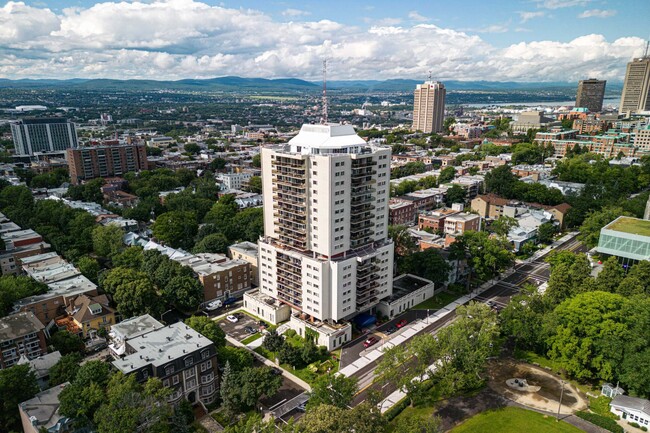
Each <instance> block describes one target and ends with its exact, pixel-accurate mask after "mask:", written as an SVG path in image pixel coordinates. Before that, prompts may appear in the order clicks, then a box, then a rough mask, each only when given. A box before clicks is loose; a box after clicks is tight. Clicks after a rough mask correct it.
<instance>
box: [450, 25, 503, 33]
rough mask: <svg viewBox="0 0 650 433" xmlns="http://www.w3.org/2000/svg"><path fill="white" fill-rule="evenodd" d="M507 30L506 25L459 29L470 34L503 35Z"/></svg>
mask: <svg viewBox="0 0 650 433" xmlns="http://www.w3.org/2000/svg"><path fill="white" fill-rule="evenodd" d="M508 30H509V29H508V25H507V24H492V25H490V26H485V27H471V28H466V29H460V31H463V32H472V33H505V32H507V31H508Z"/></svg>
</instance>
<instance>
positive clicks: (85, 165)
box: [67, 141, 147, 184]
mask: <svg viewBox="0 0 650 433" xmlns="http://www.w3.org/2000/svg"><path fill="white" fill-rule="evenodd" d="M67 159H68V168H69V170H70V180H71V182H72V183H73V184H78V183H80V182H81V181H84V180H90V179H95V178H97V177H111V176H121V175H123V174H125V173H128V172H131V171H140V170H146V169H147V152H146V148H145V145H144V144H120V143H119V142H117V141H115V142H104V143H103V144H100V145H96V146H86V147H80V148H78V149H68V150H67Z"/></svg>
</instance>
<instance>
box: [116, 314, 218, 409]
mask: <svg viewBox="0 0 650 433" xmlns="http://www.w3.org/2000/svg"><path fill="white" fill-rule="evenodd" d="M113 365H114V366H115V368H117V369H118V370H119V371H121V372H122V373H124V374H134V375H135V377H136V380H138V381H139V382H145V381H146V380H147V379H148V378H149V377H158V378H160V380H161V381H162V383H163V385H164V386H166V387H168V388H171V390H172V394H171V396H170V397H169V401H170V402H171V403H176V402H178V401H179V400H180V399H181V398H182V397H184V398H185V399H187V400H188V401H189V402H190V403H195V402H198V401H200V402H202V403H203V404H211V403H213V402H214V401H215V400H216V398H217V391H218V382H217V349H216V347H215V345H214V343H213V342H212V341H210V340H209V339H207V338H206V337H204V336H203V335H201V334H199V333H198V332H196V331H195V330H193V329H192V328H190V327H189V326H187V325H185V324H184V323H182V322H179V323H174V324H172V325H169V326H165V327H163V328H159V329H156V330H153V331H150V332H147V333H144V334H142V335H140V336H137V337H134V338H131V339H128V340H126V343H125V356H124V357H123V358H122V359H118V360H116V361H113Z"/></svg>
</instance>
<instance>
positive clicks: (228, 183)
mask: <svg viewBox="0 0 650 433" xmlns="http://www.w3.org/2000/svg"><path fill="white" fill-rule="evenodd" d="M253 176H255V172H253V171H240V172H235V173H219V174H217V176H216V179H217V182H219V183H220V184H221V189H222V190H224V191H230V190H233V189H241V188H242V187H243V186H244V185H246V184H247V183H248V181H249V180H250V179H251V177H253Z"/></svg>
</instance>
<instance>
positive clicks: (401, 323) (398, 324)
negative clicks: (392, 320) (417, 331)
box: [395, 319, 409, 328]
mask: <svg viewBox="0 0 650 433" xmlns="http://www.w3.org/2000/svg"><path fill="white" fill-rule="evenodd" d="M407 323H409V322H407V321H406V319H402V320H400V321H399V322H397V323H396V324H395V326H397V327H398V328H403V327H405V326H406V324H407Z"/></svg>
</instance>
